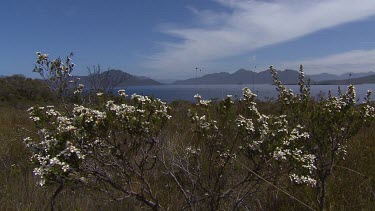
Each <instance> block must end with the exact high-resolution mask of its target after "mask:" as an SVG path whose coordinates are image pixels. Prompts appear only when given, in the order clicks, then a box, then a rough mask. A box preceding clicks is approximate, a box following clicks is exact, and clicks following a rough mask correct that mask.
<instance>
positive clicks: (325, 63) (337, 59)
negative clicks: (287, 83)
mask: <svg viewBox="0 0 375 211" xmlns="http://www.w3.org/2000/svg"><path fill="white" fill-rule="evenodd" d="M374 58H375V50H353V51H349V52H345V53H339V54H334V55H329V56H325V57H321V58H315V59H305V60H300V61H290V62H284V63H282V64H280V65H279V66H278V68H279V69H284V68H292V69H293V68H294V69H296V68H297V67H298V66H299V65H300V64H303V66H304V69H305V71H306V74H316V73H323V72H326V73H334V74H341V73H344V72H368V71H374V70H375V59H374Z"/></svg>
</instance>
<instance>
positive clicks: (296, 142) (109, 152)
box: [24, 53, 375, 210]
mask: <svg viewBox="0 0 375 211" xmlns="http://www.w3.org/2000/svg"><path fill="white" fill-rule="evenodd" d="M70 61H71V60H70V58H69V57H67V61H66V62H65V63H62V62H61V61H60V60H59V59H58V60H54V61H49V60H48V56H47V55H44V54H40V53H38V60H37V67H36V71H37V72H39V73H40V74H42V75H44V71H46V72H48V73H47V75H49V77H48V78H49V79H50V80H52V81H56V80H57V81H59V83H58V84H59V85H58V86H53V87H58V89H56V90H55V91H57V92H58V94H59V95H60V96H62V99H63V98H64V97H65V96H68V95H69V94H64V93H65V91H69V88H70V87H69V86H67V83H66V80H68V78H69V77H71V75H70V74H71V71H72V68H73V64H72V63H71V62H70ZM270 69H271V72H272V74H273V77H274V83H275V85H276V89H277V90H278V92H279V97H278V104H279V105H280V109H279V110H278V111H276V112H274V113H272V114H266V113H264V112H261V111H260V109H258V108H259V107H258V105H257V102H256V97H257V96H256V95H255V94H254V93H253V92H252V91H251V90H250V89H248V88H244V89H243V96H242V98H241V100H239V101H237V102H234V101H233V100H232V96H230V95H228V96H227V98H226V99H224V100H222V101H221V102H219V103H212V102H211V101H209V100H203V99H202V97H201V96H200V95H199V94H197V95H195V96H194V97H195V99H196V100H197V104H196V105H192V106H191V109H189V110H188V112H187V113H188V118H189V119H190V122H191V128H189V129H191V130H192V132H193V133H191V137H190V138H189V140H188V141H186V142H183V143H178V144H177V143H173V142H176V140H173V139H171V140H168V139H166V138H165V137H164V136H162V132H163V128H164V126H165V125H166V124H167V122H168V120H169V119H170V118H171V116H170V115H169V110H170V108H169V106H168V105H166V103H165V102H162V101H161V100H159V99H154V98H149V97H147V96H142V95H137V94H133V95H132V96H131V98H130V100H127V99H126V97H127V95H126V93H125V90H119V91H118V94H119V98H114V99H113V100H107V99H106V95H105V93H96V94H94V95H91V98H92V99H91V100H96V102H98V103H97V104H95V105H86V104H84V101H79V100H76V101H74V102H76V104H71V105H69V106H65V107H64V108H65V110H64V112H62V111H60V109H59V108H57V107H56V108H55V107H54V106H46V107H39V106H34V107H31V108H30V109H29V110H28V111H29V112H30V118H31V119H32V120H33V121H34V122H35V124H36V126H37V128H38V135H39V138H38V139H35V138H34V139H32V138H30V137H27V138H25V139H24V140H25V142H26V143H27V146H28V147H29V148H30V149H31V151H32V157H31V160H32V162H33V163H34V164H35V169H34V174H35V175H37V176H38V177H39V184H40V185H41V186H45V185H51V184H60V186H59V188H58V190H57V191H56V192H55V194H54V196H53V197H52V202H53V199H54V197H55V196H56V195H57V193H58V192H59V191H60V190H61V189H62V188H63V187H65V186H69V185H73V184H79V185H83V186H85V187H90V188H93V189H95V190H99V191H102V192H103V193H105V194H107V195H108V196H110V197H111V198H112V199H116V200H117V199H124V198H129V197H131V198H134V199H137V200H138V201H140V202H142V203H143V204H145V205H147V206H149V207H150V208H152V209H154V210H158V209H172V210H173V209H176V210H177V209H181V208H184V209H186V208H188V209H190V210H201V209H206V208H207V207H208V208H209V209H211V210H219V209H233V210H235V209H257V207H256V206H255V205H254V206H253V207H251V205H252V204H255V203H254V202H255V201H256V200H257V194H259V192H261V191H264V190H266V187H267V186H266V185H265V183H266V184H267V185H270V184H271V185H272V186H274V187H277V185H279V184H285V183H287V184H296V185H307V186H309V187H312V188H315V189H316V190H317V197H318V200H319V206H320V207H319V208H320V209H323V207H324V197H325V185H326V180H327V178H328V176H329V175H330V174H331V172H332V170H333V168H334V166H335V163H336V162H337V161H338V160H340V159H343V158H344V156H345V154H346V150H347V142H348V141H349V140H350V138H351V137H352V136H353V135H354V134H355V133H357V131H358V130H359V129H360V128H361V127H362V126H364V125H365V124H368V123H370V122H371V121H372V120H373V119H374V116H375V109H374V107H372V106H371V91H369V92H368V94H367V96H366V99H365V102H364V104H363V105H356V103H357V101H356V93H355V89H354V86H353V85H350V86H349V87H348V90H347V91H346V93H345V94H342V93H341V92H340V93H339V96H337V97H335V96H333V95H331V94H330V95H329V96H328V97H327V98H322V99H320V100H315V99H313V98H312V97H311V96H310V86H309V83H307V84H306V82H305V79H304V73H303V68H302V66H301V68H300V78H299V85H300V90H299V93H298V94H294V93H293V91H292V90H287V89H286V87H285V86H283V85H282V83H281V81H279V80H278V78H277V73H276V71H275V70H274V69H273V67H272V66H271V68H270ZM66 89H68V90H66ZM82 90H83V86H82V85H78V86H77V87H76V88H75V89H74V90H70V91H71V92H73V94H74V96H76V97H77V98H78V97H79V95H80V94H82ZM77 102H79V103H77ZM171 190H177V193H176V194H177V196H171V195H172V194H171V193H168V191H171ZM178 194H181V195H178ZM179 196H182V197H179ZM172 197H175V199H176V200H179V203H178V205H172V204H171V203H172V199H171V198H172ZM166 198H167V199H166ZM180 200H181V201H182V200H183V201H182V202H181V201H180ZM52 207H53V203H52Z"/></svg>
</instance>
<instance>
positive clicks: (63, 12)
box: [0, 0, 375, 79]
mask: <svg viewBox="0 0 375 211" xmlns="http://www.w3.org/2000/svg"><path fill="white" fill-rule="evenodd" d="M0 26H1V31H0V38H1V39H0V49H1V50H0V58H1V59H0V75H12V74H24V75H26V76H30V77H36V76H37V75H36V74H35V73H32V72H31V70H32V68H33V65H34V63H35V60H36V55H35V52H37V51H39V52H42V53H47V54H49V55H50V57H51V58H55V57H57V56H61V57H64V56H65V55H67V54H68V53H69V52H74V53H75V55H74V57H73V61H74V63H76V64H77V66H76V69H75V74H77V75H85V74H87V69H86V67H87V66H93V65H97V64H99V65H101V67H102V68H103V69H104V70H106V69H107V68H115V69H122V70H124V71H126V72H129V73H131V74H136V75H145V76H149V77H153V78H156V79H182V78H188V77H195V67H198V68H200V69H202V72H201V73H200V74H201V75H203V74H208V73H213V72H222V71H226V72H234V71H236V70H238V69H240V68H245V69H254V67H255V66H257V69H256V71H261V70H264V69H266V68H267V67H268V66H269V65H274V66H275V67H276V68H277V69H285V68H291V69H297V68H298V65H299V64H304V65H305V70H306V73H307V74H315V73H322V72H328V73H335V74H340V73H344V72H349V71H351V72H367V71H375V27H374V26H375V1H374V0H360V1H353V0H262V1H256V0H134V1H130V0H125V1H120V0H118V1H115V0H113V1H111V0H108V1H98V0H90V1H88V0H64V1H60V0H38V1H35V0H2V1H1V3H0Z"/></svg>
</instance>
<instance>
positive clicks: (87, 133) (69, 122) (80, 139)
mask: <svg viewBox="0 0 375 211" xmlns="http://www.w3.org/2000/svg"><path fill="white" fill-rule="evenodd" d="M132 99H133V105H126V104H121V105H117V104H115V103H114V102H113V101H108V102H107V103H106V107H105V108H104V110H103V111H100V110H95V109H92V108H87V107H85V106H82V105H74V108H73V112H72V114H71V116H64V115H62V114H61V113H60V112H58V111H56V110H55V109H54V108H53V107H52V106H48V107H46V108H45V107H31V108H30V109H28V111H29V112H30V118H31V119H33V120H34V121H35V122H36V123H37V126H38V127H39V128H40V129H39V134H40V141H33V140H32V139H31V138H30V137H27V138H25V139H24V141H25V143H26V144H27V147H29V148H30V149H31V150H32V152H33V155H32V157H31V160H32V161H33V162H34V163H35V164H36V168H35V169H34V174H35V175H37V176H39V178H40V182H39V184H40V185H44V184H46V183H48V182H53V181H55V180H57V179H60V180H61V179H72V178H76V177H77V175H79V173H80V172H79V171H80V165H81V163H83V162H89V161H85V160H86V159H85V158H86V157H87V156H93V154H92V153H93V151H98V150H99V151H101V152H106V153H116V150H112V149H113V146H112V145H111V144H110V141H111V140H112V139H113V137H111V134H114V133H117V134H120V133H124V131H126V132H127V133H129V134H133V135H132V137H134V138H135V137H137V136H139V138H140V139H138V140H142V137H146V136H147V138H152V137H154V136H156V135H157V134H158V133H159V131H160V129H161V127H162V125H163V124H164V122H165V121H167V120H168V119H169V118H170V117H171V116H170V115H168V109H169V108H168V106H167V105H166V103H165V102H162V101H160V100H159V99H150V98H148V97H145V96H140V95H133V96H132ZM124 135H126V134H124ZM143 140H145V141H146V139H143ZM147 140H148V139H147ZM85 165H87V164H85ZM79 178H81V176H80V177H79Z"/></svg>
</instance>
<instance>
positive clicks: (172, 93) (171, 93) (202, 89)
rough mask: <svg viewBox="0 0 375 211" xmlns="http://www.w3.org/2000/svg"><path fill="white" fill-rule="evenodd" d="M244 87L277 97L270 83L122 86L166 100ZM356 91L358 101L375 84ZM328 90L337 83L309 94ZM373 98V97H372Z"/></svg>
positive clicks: (219, 95)
mask: <svg viewBox="0 0 375 211" xmlns="http://www.w3.org/2000/svg"><path fill="white" fill-rule="evenodd" d="M244 87H248V88H250V90H251V91H252V92H254V93H256V94H257V95H258V99H260V100H270V99H271V100H272V99H276V98H277V91H276V86H274V85H270V84H254V85H253V84H241V85H240V84H220V85H156V86H128V87H122V88H121V89H125V91H126V93H127V94H128V95H129V96H130V95H131V94H133V93H137V94H142V95H147V96H154V97H157V98H160V99H161V100H163V101H166V102H172V101H174V100H187V101H195V99H194V95H195V94H200V95H201V96H202V98H203V99H207V100H210V99H219V100H220V99H223V98H225V97H226V96H227V95H232V96H233V98H234V99H238V98H240V97H241V96H242V89H243V88H244ZM286 87H287V89H292V90H293V91H294V93H298V92H299V86H298V85H287V86H286ZM340 87H341V90H342V91H343V93H344V92H345V91H346V89H347V85H340ZM355 88H356V92H357V97H358V99H359V102H362V101H363V98H364V97H365V96H366V93H367V90H369V89H371V90H374V89H375V84H361V85H356V86H355ZM329 90H331V91H332V93H333V94H334V95H337V90H338V86H337V85H312V86H311V94H312V96H314V97H317V96H319V95H320V94H325V96H327V94H328V92H329ZM373 98H375V97H373Z"/></svg>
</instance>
